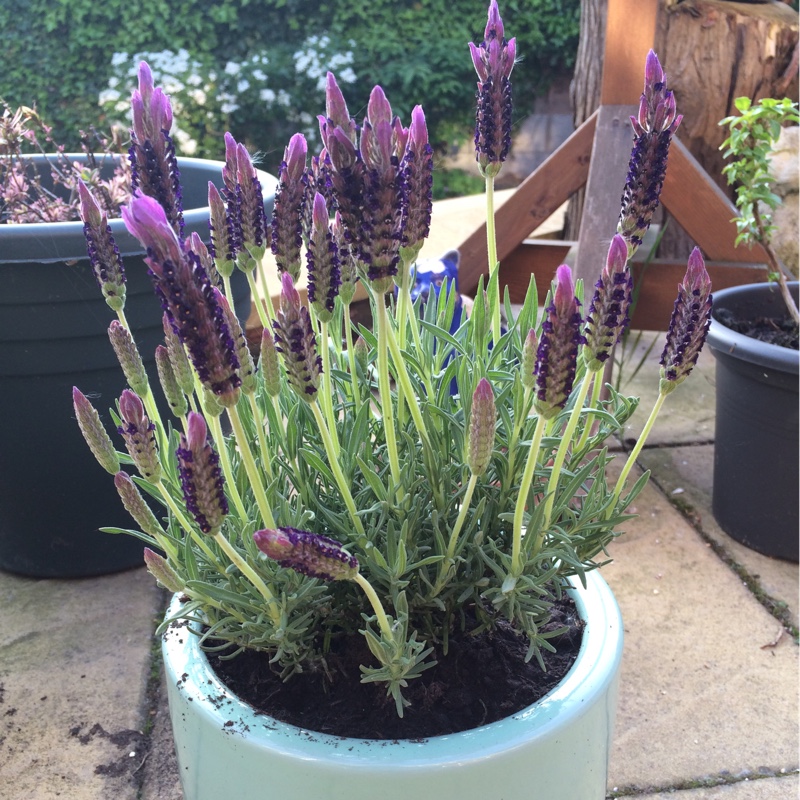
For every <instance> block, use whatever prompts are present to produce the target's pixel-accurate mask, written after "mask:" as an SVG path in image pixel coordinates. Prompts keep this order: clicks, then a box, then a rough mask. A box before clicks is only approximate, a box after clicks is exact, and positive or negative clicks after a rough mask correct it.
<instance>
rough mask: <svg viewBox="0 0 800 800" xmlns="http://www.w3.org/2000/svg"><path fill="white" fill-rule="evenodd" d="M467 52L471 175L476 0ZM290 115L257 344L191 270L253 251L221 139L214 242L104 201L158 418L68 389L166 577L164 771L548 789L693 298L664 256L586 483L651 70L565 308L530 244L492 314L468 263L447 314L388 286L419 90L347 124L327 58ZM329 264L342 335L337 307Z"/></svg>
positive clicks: (647, 134)
mask: <svg viewBox="0 0 800 800" xmlns="http://www.w3.org/2000/svg"><path fill="white" fill-rule="evenodd" d="M470 49H471V54H472V60H473V63H474V65H475V69H476V71H477V74H478V114H477V125H476V144H477V158H478V162H479V166H480V168H481V170H482V172H483V174H484V176H485V178H486V182H487V188H488V189H489V192H488V196H489V197H490V198H491V189H492V186H493V181H494V177H495V176H496V175H497V173H498V171H499V170H500V168H501V166H502V163H503V160H504V158H505V156H506V153H507V151H508V145H509V141H510V123H511V94H510V82H509V75H510V73H511V70H512V67H513V64H514V59H515V41H514V39H513V38H512V39H506V37H505V35H504V28H503V23H502V20H501V18H500V14H499V11H498V8H497V4H496V3H495V2H494V0H492V3H491V5H490V7H489V15H488V23H487V25H486V30H485V34H484V40H483V42H482V43H481V44H480V45H474V44H473V45H470ZM319 121H320V130H321V137H322V140H323V144H324V147H323V150H322V151H321V153H320V154H319V156H318V157H312V158H309V153H308V146H307V142H306V140H305V138H304V137H303V136H302V135H300V134H297V135H295V136H294V137H293V138H292V139H291V141H290V142H289V144H288V146H287V148H286V151H285V157H284V162H283V164H282V166H281V169H280V175H279V181H280V182H279V188H278V192H277V194H276V199H275V208H274V214H273V219H272V224H271V247H272V251H273V253H274V254H275V257H276V261H277V264H278V268H279V270H280V271H281V287H282V288H281V294H280V301H279V305H278V306H277V307H276V308H275V309H271V308H269V307H268V308H267V309H265V310H264V313H265V315H267V318H265V320H264V322H265V325H264V331H263V338H262V341H261V347H260V353H259V358H258V363H257V364H256V363H254V361H253V359H252V358H251V355H250V352H249V350H248V349H247V347H246V346H245V344H244V341H243V339H242V336H241V331H240V329H239V328H238V327H237V324H236V322H235V318H233V317H232V315H231V314H230V313H229V307H228V304H227V301H226V298H225V293H224V289H222V290H221V287H220V284H219V282H218V281H217V277H216V275H217V273H222V274H223V275H224V274H225V272H227V271H229V270H230V269H231V267H232V263H233V261H235V260H237V259H240V258H241V259H244V260H245V261H247V262H248V263H249V261H251V260H258V259H259V258H260V257H261V255H262V254H263V248H262V247H259V246H257V245H256V244H255V242H254V239H253V237H252V236H251V235H250V233H248V231H253V230H257V229H258V226H259V225H260V224H261V223H260V222H259V219H258V207H259V204H257V203H255V202H254V199H253V193H252V191H251V188H250V186H249V182H250V180H251V173H250V167H249V166H248V165H249V160H248V158H247V154H246V151H244V149H243V148H242V147H241V146H239V145H236V143H234V142H233V141H232V140H230V139H229V141H228V147H227V160H226V167H225V176H226V178H225V180H226V191H225V192H224V195H223V197H222V200H221V203H220V204H219V205H217V204H214V203H212V206H211V211H212V231H213V235H212V246H213V256H211V255H210V254H209V253H208V252H207V251H205V250H204V249H202V248H197V246H196V241H194V240H189V239H186V238H185V237H181V235H180V231H179V230H177V229H176V228H175V226H174V225H173V224H171V222H170V219H169V217H168V215H167V213H166V212H165V210H164V208H163V207H162V206H161V205H160V204H159V203H158V202H157V200H155V199H153V198H152V197H148V196H144V195H138V196H136V197H134V198H133V199H132V201H131V202H130V204H129V205H128V206H126V207H125V208H124V209H123V212H122V213H123V218H124V221H125V224H126V225H127V226H128V229H129V230H130V231H131V232H132V233H134V235H136V236H137V238H139V239H140V240H141V241H142V243H143V245H144V246H145V247H146V250H147V256H146V260H147V263H148V266H149V269H150V274H151V278H152V280H153V282H154V284H155V288H156V292H157V294H158V295H159V297H160V298H161V301H162V303H163V305H164V308H165V309H166V315H167V319H168V325H167V326H166V334H167V340H166V343H165V345H163V346H161V347H160V348H159V352H158V356H157V357H158V358H159V363H161V364H163V370H162V377H163V381H162V382H163V387H164V390H165V393H166V395H167V397H168V398H169V404H170V407H171V408H172V410H173V411H174V413H175V415H176V418H175V422H174V423H172V424H170V423H167V424H166V425H165V424H164V423H163V421H162V420H161V419H159V418H153V417H152V416H151V415H150V406H149V405H148V402H147V401H146V399H143V398H141V397H140V396H139V395H138V393H137V392H135V391H134V389H133V388H131V389H127V390H125V391H124V392H122V394H121V396H120V398H119V402H118V406H117V409H116V411H115V412H114V413H115V414H116V415H117V416H118V419H119V433H120V436H121V440H122V441H124V443H125V446H126V447H125V450H126V452H125V453H119V452H118V451H117V450H116V448H115V446H114V444H113V442H112V441H111V440H110V439H109V437H108V436H107V435H106V433H105V431H104V430H103V429H102V427H101V426H99V425H98V423H97V412H96V411H95V410H94V408H93V407H92V405H91V404H90V403H89V401H88V400H87V399H86V397H85V396H84V395H83V394H82V393H81V392H80V391H79V390H78V389H76V390H75V392H74V402H75V411H76V415H77V417H78V421H79V423H80V425H81V428H82V430H83V433H84V435H85V437H86V439H87V441H88V443H89V445H90V447H91V449H92V450H93V452H94V453H95V455H96V456H97V458H98V460H99V461H100V463H101V464H102V465H103V466H104V467H105V468H106V469H107V470H108V472H110V473H112V474H113V475H114V482H115V484H116V486H117V489H118V491H119V493H120V495H121V497H122V500H123V502H124V503H125V505H126V507H127V508H128V510H129V511H130V513H131V515H132V516H133V517H134V519H135V520H136V523H137V525H138V527H139V529H138V530H134V531H127V532H128V533H132V534H133V535H134V536H137V537H139V538H140V539H141V540H143V541H144V543H145V544H146V549H145V551H144V552H145V555H144V558H145V562H146V564H147V566H148V568H149V570H150V571H151V572H152V573H153V575H154V576H155V577H156V579H157V580H158V581H159V583H161V584H162V585H163V586H165V587H167V588H168V589H170V590H171V591H173V592H174V593H175V595H174V599H173V602H172V604H171V606H170V608H169V610H168V612H167V616H166V618H165V621H164V623H163V625H162V627H161V632H162V633H163V654H164V659H165V665H166V673H167V686H168V691H169V697H170V708H171V717H172V723H173V730H174V734H175V741H176V747H177V752H178V759H179V764H180V774H181V780H182V782H183V789H184V794H185V797H186V798H187V800H205V799H206V798H212V797H218V796H220V794H222V793H226V794H230V793H234V794H235V795H236V796H237V797H241V798H248V799H250V798H257V797H264V796H271V797H273V796H274V797H278V796H289V795H291V796H293V797H297V798H303V800H305V799H306V798H319V797H329V798H342V799H344V798H349V799H350V800H367V799H368V798H369V800H373V798H375V797H381V798H390V800H394V798H406V797H408V796H410V795H412V794H414V793H416V794H418V795H419V796H423V797H442V798H449V797H452V798H460V799H461V800H477V798H481V800H483V798H486V797H500V796H502V797H503V798H505V800H520V799H521V798H523V797H524V798H527V797H529V796H530V793H531V787H534V786H535V787H536V791H537V792H538V793H539V794H540V795H541V796H542V797H547V798H548V800H574V798H576V797H580V798H581V799H582V800H591V799H592V798H596V799H597V800H599V798H602V797H605V790H606V774H607V762H608V748H609V743H610V741H611V727H612V724H613V717H614V707H615V697H616V689H617V682H618V674H619V664H620V657H621V645H622V628H621V621H620V618H619V611H618V609H617V607H616V603H615V602H614V600H613V596H612V595H611V593H610V592H609V590H608V587H607V586H606V584H605V583H604V582H603V581H602V579H601V578H600V576H599V574H598V573H597V572H596V568H597V567H599V566H600V565H601V564H602V563H604V561H605V548H606V546H607V545H608V543H609V542H610V541H611V540H612V539H613V538H614V537H615V536H617V535H618V534H619V532H620V526H623V525H624V523H625V521H626V520H628V519H630V517H631V514H630V504H631V503H632V501H633V500H634V498H635V497H636V496H637V494H638V493H639V491H640V490H641V489H642V487H643V486H644V484H645V482H646V480H647V476H646V475H643V476H641V477H638V478H635V479H634V478H633V476H632V475H631V470H632V466H633V463H634V461H635V459H636V457H637V455H638V453H639V451H640V449H641V447H642V446H643V443H644V440H645V438H646V435H647V432H648V431H649V430H650V429H651V428H652V425H653V423H654V420H655V416H656V414H657V413H658V409H659V408H660V407H661V405H662V403H663V402H664V400H665V398H666V397H667V396H668V395H669V394H670V393H671V392H672V391H673V390H674V389H675V388H676V387H677V386H678V385H679V384H680V383H681V382H682V381H683V380H685V379H686V377H687V376H688V374H689V372H690V371H691V369H692V366H693V364H694V363H695V361H696V359H697V356H698V353H699V351H700V349H701V347H702V345H703V342H704V339H705V335H706V330H707V326H708V321H709V316H710V309H711V296H710V284H709V281H708V275H707V273H706V271H705V266H704V264H703V259H702V256H701V255H700V253H699V251H695V252H694V253H693V254H692V256H691V258H690V259H689V264H688V269H687V274H686V278H685V279H684V281H683V282H682V284H681V286H680V287H679V295H678V300H677V302H676V305H675V311H674V314H673V318H672V323H671V326H670V331H669V333H668V335H667V340H666V344H665V347H664V352H663V356H662V365H663V369H662V377H661V383H660V393H659V398H658V401H657V403H656V406H655V408H654V410H653V413H652V414H651V416H650V418H649V420H648V422H647V424H646V425H645V433H644V434H643V436H642V437H641V438H640V440H639V442H638V443H637V445H636V447H635V448H634V450H633V451H632V452H631V454H630V456H629V458H628V460H627V462H626V464H625V465H624V467H623V468H622V472H621V474H620V476H619V478H618V479H617V480H615V481H612V480H610V479H609V478H608V477H607V475H606V469H607V467H608V465H609V463H610V462H611V461H612V456H611V455H610V453H609V450H608V447H607V440H608V439H609V437H611V436H613V435H615V434H617V433H619V432H620V431H621V430H622V429H623V426H624V424H625V421H626V420H627V419H628V418H629V417H630V415H631V414H632V413H633V411H634V409H635V408H636V405H637V401H636V399H635V398H629V397H624V396H622V395H621V394H619V393H618V392H616V391H614V390H613V389H612V390H610V393H609V398H608V399H607V400H600V388H601V386H600V381H601V376H602V372H603V365H604V363H605V361H606V360H607V359H608V357H609V354H610V352H611V349H612V347H613V345H614V343H615V341H616V340H617V339H618V337H619V335H620V333H621V331H622V330H623V329H624V327H625V326H626V325H627V322H628V315H627V311H628V308H629V304H630V293H631V274H630V270H629V268H628V262H629V259H630V257H631V255H632V254H633V252H635V250H636V249H637V247H638V246H639V244H640V243H641V239H642V236H643V234H644V233H645V232H646V230H647V227H648V225H649V222H650V218H651V216H652V214H653V211H654V210H655V208H656V206H657V204H658V194H659V191H660V188H661V185H662V182H663V179H664V170H665V166H666V160H667V151H668V148H669V143H670V139H671V136H672V134H673V133H674V131H675V129H676V128H677V126H678V124H679V123H680V117H678V116H677V113H676V109H675V101H674V98H673V96H672V93H671V92H670V91H668V90H667V87H666V77H665V75H664V73H663V70H662V69H661V66H660V64H659V62H658V59H657V58H656V56H655V54H653V53H651V54H650V56H649V57H648V60H647V64H646V69H645V89H644V93H643V95H642V101H641V105H640V109H639V113H638V115H637V117H636V118H635V119H634V120H633V128H634V150H633V155H632V157H631V162H630V171H629V175H628V179H627V182H626V185H625V188H624V192H623V206H622V211H621V214H620V221H619V226H618V233H617V234H616V235H615V236H614V237H613V239H612V241H611V246H610V248H609V251H608V254H607V256H606V258H605V266H604V267H603V269H602V271H601V275H600V277H599V279H598V282H597V285H596V286H595V287H594V288H593V290H592V297H591V299H590V301H589V303H588V304H587V306H586V308H587V311H586V314H585V315H584V313H583V311H582V309H583V308H584V307H583V305H582V303H581V300H580V295H581V294H582V287H580V286H576V284H575V283H574V282H573V279H572V275H571V272H570V269H569V267H567V266H561V267H559V269H558V271H557V274H556V277H555V281H554V283H553V288H552V291H550V292H549V293H548V295H547V297H546V298H543V301H544V302H543V309H540V307H539V302H538V298H537V297H536V290H535V283H534V282H533V281H532V282H531V289H530V291H529V293H528V296H527V299H526V301H525V303H524V305H523V307H522V308H521V309H520V310H518V311H517V313H513V310H512V309H511V308H510V307H508V304H506V315H505V317H506V321H505V324H504V325H502V324H501V315H500V311H501V295H500V291H499V286H498V273H497V264H496V263H494V262H495V261H496V259H492V261H491V262H490V265H489V266H490V269H489V277H488V282H487V285H486V289H484V287H483V285H481V286H479V288H478V292H477V296H476V298H475V303H474V305H473V308H472V311H471V314H470V315H469V316H468V317H467V316H466V315H464V316H463V317H462V319H461V322H460V324H457V325H455V326H454V325H453V324H452V323H453V317H454V309H455V305H456V301H457V297H456V292H455V291H454V289H453V287H452V286H450V285H448V284H447V283H445V284H444V285H443V286H442V287H441V288H440V290H439V292H438V294H436V293H431V294H430V295H429V298H428V300H427V302H425V303H424V304H423V303H422V302H421V300H417V301H416V302H412V301H411V297H410V295H411V282H412V274H413V268H414V267H413V265H414V263H415V260H416V257H417V255H418V253H419V250H420V247H421V245H422V242H423V240H424V238H425V236H426V235H427V232H428V227H429V222H430V212H431V195H430V187H431V170H432V168H433V159H432V151H431V148H430V145H429V142H428V138H427V130H426V126H425V117H424V113H423V111H422V108H421V107H416V108H415V109H414V110H413V111H412V113H411V122H410V125H409V127H408V128H405V127H404V126H403V125H402V123H401V122H400V120H399V119H398V118H397V117H396V116H394V115H393V113H392V110H391V107H390V105H389V101H388V100H387V98H386V97H385V95H384V93H383V91H382V90H381V88H380V87H375V88H374V89H373V90H372V93H371V95H370V99H369V103H368V105H367V111H366V118H365V119H364V120H363V123H362V124H360V125H359V124H357V123H356V121H355V120H354V119H352V118H351V116H350V114H349V111H348V108H347V105H346V102H345V99H344V97H343V95H342V93H341V91H340V90H339V87H338V85H337V83H336V80H335V78H334V77H333V75H329V76H328V83H327V103H326V109H325V113H324V114H323V115H322V116H321V117H320V118H319ZM489 223H490V224H489V231H490V232H489V236H490V248H489V251H490V253H491V252H495V250H494V248H493V245H494V242H493V233H492V230H493V219H492V217H491V215H490V216H489ZM304 256H305V258H304ZM599 260H600V262H601V263H602V261H603V258H602V256H601V257H600V259H599ZM304 264H305V265H307V269H308V287H309V288H308V301H309V302H308V305H305V304H303V303H302V302H301V299H300V295H299V293H298V291H297V288H296V281H297V279H298V277H299V274H300V270H301V269H302V268H303V266H304ZM356 281H361V282H363V283H364V284H365V286H366V289H367V291H368V292H369V296H370V300H371V304H372V315H373V320H374V329H372V330H370V329H368V328H366V327H364V326H358V328H357V329H356V330H353V325H352V323H351V322H350V318H349V314H348V304H349V303H350V301H351V299H352V297H353V291H354V287H355V283H356ZM434 295H435V296H434ZM131 358H133V356H131ZM180 376H184V377H183V378H181V377H180ZM223 420H225V421H226V422H227V424H228V425H229V428H230V433H228V434H225V433H224V432H223V429H222V421H223ZM130 463H133V465H134V467H135V470H136V472H137V473H138V475H135V476H133V477H131V476H130V475H129V473H128V469H129V468H128V467H127V465H128V464H130ZM121 465H124V466H125V469H122V468H121ZM154 501H155V502H157V503H158V506H157V508H158V509H160V510H159V511H154V510H153V508H154V506H153V502H154ZM111 532H113V533H120V532H122V531H120V530H119V529H112V530H111ZM248 687H249V689H251V690H253V691H249V692H248V691H247V690H248Z"/></svg>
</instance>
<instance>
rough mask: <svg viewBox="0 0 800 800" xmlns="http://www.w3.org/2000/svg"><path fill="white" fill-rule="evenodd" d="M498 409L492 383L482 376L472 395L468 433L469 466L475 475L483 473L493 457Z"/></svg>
mask: <svg viewBox="0 0 800 800" xmlns="http://www.w3.org/2000/svg"><path fill="white" fill-rule="evenodd" d="M496 424H497V410H496V408H495V404H494V392H493V391H492V385H491V384H490V383H489V381H488V380H486V378H481V379H480V381H478V385H477V387H476V388H475V392H474V393H473V395H472V409H471V411H470V417H469V431H468V434H467V466H468V467H469V468H470V471H471V472H472V474H473V475H483V473H484V472H486V468H487V467H488V466H489V462H490V461H491V459H492V450H493V449H494V431H495V426H496Z"/></svg>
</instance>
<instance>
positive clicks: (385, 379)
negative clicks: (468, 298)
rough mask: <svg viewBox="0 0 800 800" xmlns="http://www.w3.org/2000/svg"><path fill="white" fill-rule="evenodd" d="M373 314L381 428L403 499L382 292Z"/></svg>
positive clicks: (386, 319) (399, 492)
mask: <svg viewBox="0 0 800 800" xmlns="http://www.w3.org/2000/svg"><path fill="white" fill-rule="evenodd" d="M375 312H376V313H375V316H376V317H377V318H378V394H379V395H380V402H381V415H382V417H383V429H384V432H385V434H386V450H387V451H388V453H389V470H390V472H391V475H392V481H393V482H394V485H395V487H396V489H397V494H398V500H399V501H400V502H402V501H403V499H404V497H405V492H404V490H403V487H402V484H401V483H400V459H399V457H398V454H397V438H396V433H395V429H394V409H393V408H392V395H391V391H390V389H389V354H388V340H389V331H388V327H389V321H388V315H387V313H386V302H385V298H384V296H383V295H382V294H379V295H377V296H376V297H375Z"/></svg>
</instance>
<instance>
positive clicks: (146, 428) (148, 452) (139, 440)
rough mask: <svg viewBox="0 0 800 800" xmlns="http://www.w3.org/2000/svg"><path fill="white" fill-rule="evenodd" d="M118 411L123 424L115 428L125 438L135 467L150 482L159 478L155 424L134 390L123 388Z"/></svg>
mask: <svg viewBox="0 0 800 800" xmlns="http://www.w3.org/2000/svg"><path fill="white" fill-rule="evenodd" d="M119 413H120V416H121V417H122V422H123V424H122V425H120V426H119V428H117V430H118V431H119V433H120V435H121V436H122V438H123V439H124V440H125V447H126V448H127V450H128V453H129V455H130V457H131V458H132V459H133V463H134V464H135V465H136V469H138V470H139V472H140V473H141V475H142V477H143V478H145V479H146V480H148V481H150V483H158V482H159V481H160V480H161V462H159V460H158V449H157V447H156V438H155V435H154V433H153V431H154V430H155V426H154V425H153V424H152V423H151V422H150V420H149V419H148V418H147V416H146V415H145V413H144V405H143V404H142V401H141V400H140V399H139V397H138V395H137V394H136V393H135V392H132V391H131V390H130V389H125V390H124V391H123V392H122V394H121V395H120V398H119Z"/></svg>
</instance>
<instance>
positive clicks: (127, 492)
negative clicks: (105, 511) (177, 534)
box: [114, 470, 164, 537]
mask: <svg viewBox="0 0 800 800" xmlns="http://www.w3.org/2000/svg"><path fill="white" fill-rule="evenodd" d="M114 486H116V487H117V493H118V494H119V496H120V499H121V500H122V505H123V506H125V510H126V511H127V512H128V513H129V514H130V515H131V516H132V517H133V518H134V520H135V521H136V524H137V525H138V526H139V527H140V528H141V529H142V530H143V531H144V532H145V533H147V534H149V535H150V536H153V537H158V536H163V535H164V529H163V528H162V527H161V525H160V524H159V522H158V520H157V519H156V517H155V514H153V512H152V511H151V510H150V506H148V505H147V503H146V502H145V499H144V497H142V493H141V492H140V491H139V487H138V486H137V485H136V484H135V483H134V482H133V480H132V479H131V476H130V475H128V473H127V472H123V471H122V470H120V471H119V472H117V474H116V475H115V476H114Z"/></svg>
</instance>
